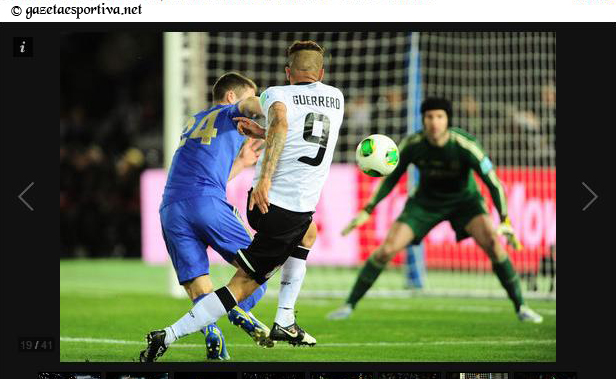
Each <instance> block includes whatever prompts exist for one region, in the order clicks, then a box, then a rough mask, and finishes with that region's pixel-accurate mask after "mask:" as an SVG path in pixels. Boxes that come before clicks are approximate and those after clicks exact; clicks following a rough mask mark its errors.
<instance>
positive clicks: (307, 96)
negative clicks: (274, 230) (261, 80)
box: [252, 82, 344, 212]
mask: <svg viewBox="0 0 616 379" xmlns="http://www.w3.org/2000/svg"><path fill="white" fill-rule="evenodd" d="M278 101H279V102H281V103H284V105H285V106H286V108H287V121H288V124H289V129H288V132H287V139H286V142H285V144H284V148H283V150H282V153H281V154H280V159H279V161H278V166H277V167H276V170H275V171H274V174H273V176H272V187H271V188H270V190H269V194H268V198H269V201H270V203H271V204H274V205H277V206H279V207H281V208H284V209H287V210H289V211H294V212H311V211H314V210H315V209H316V206H317V202H318V201H319V196H320V195H321V190H322V189H323V185H324V184H325V180H326V179H327V175H328V174H329V168H330V166H331V163H332V158H333V156H334V149H335V147H336V141H337V140H338V133H339V132H340V125H341V124H342V118H343V115H344V96H343V95H342V92H341V91H340V90H339V89H338V88H335V87H332V86H328V85H326V84H323V83H321V82H314V83H307V84H295V85H287V86H276V87H269V88H268V89H267V90H265V91H264V92H263V93H262V94H261V108H262V109H263V113H264V114H265V115H266V122H265V125H266V128H267V127H268V125H269V119H268V118H267V114H268V110H269V107H270V106H271V105H272V104H273V103H275V102H278ZM264 156H265V154H261V156H260V157H259V160H258V161H257V167H256V171H255V177H254V179H253V184H252V185H253V187H255V186H256V185H257V183H258V181H259V177H260V175H261V165H262V163H263V158H264Z"/></svg>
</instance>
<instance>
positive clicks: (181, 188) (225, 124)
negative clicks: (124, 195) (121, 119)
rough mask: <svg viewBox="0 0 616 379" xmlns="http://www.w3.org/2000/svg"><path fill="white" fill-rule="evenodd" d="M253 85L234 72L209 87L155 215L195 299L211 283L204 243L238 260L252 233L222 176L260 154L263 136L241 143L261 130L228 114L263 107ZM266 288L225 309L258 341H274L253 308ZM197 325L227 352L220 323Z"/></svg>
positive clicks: (214, 350) (217, 355) (218, 350)
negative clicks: (209, 103) (209, 101)
mask: <svg viewBox="0 0 616 379" xmlns="http://www.w3.org/2000/svg"><path fill="white" fill-rule="evenodd" d="M256 88H257V87H256V85H255V83H254V82H253V81H252V80H250V79H249V78H246V77H245V76H242V75H240V74H238V73H234V72H230V73H226V74H224V75H223V76H221V77H220V78H219V79H218V80H217V81H216V83H215V84H214V87H213V99H214V102H215V105H214V106H213V107H212V108H210V109H207V110H203V111H201V112H199V113H197V114H195V115H194V116H193V117H192V118H191V120H190V122H189V123H188V125H187V126H186V127H185V129H184V130H183V132H182V135H181V139H180V144H179V147H178V149H177V150H176V152H175V154H174V156H173V162H172V164H171V168H170V170H169V175H168V178H167V184H166V185H165V191H164V194H163V201H162V204H161V206H160V219H161V224H162V231H163V237H164V240H165V244H166V246H167V251H168V253H169V255H170V256H171V260H172V262H173V267H174V268H175V271H176V273H177V277H178V281H179V282H180V284H182V285H183V286H184V288H185V289H186V292H187V293H188V296H189V297H190V299H191V300H192V301H193V303H194V304H196V303H197V302H199V301H200V300H201V299H203V298H204V297H206V296H207V295H208V294H209V293H211V292H212V289H213V288H212V282H211V280H210V277H209V260H208V256H207V252H206V249H207V247H208V246H211V247H212V248H213V249H214V250H216V251H217V252H218V253H219V254H220V255H221V256H222V257H223V258H224V259H225V260H226V261H227V262H229V263H232V264H235V263H234V259H235V255H236V254H237V251H238V250H239V249H240V248H245V247H247V246H248V245H250V243H251V240H252V236H251V235H250V232H249V230H248V229H247V227H246V226H245V225H244V224H243V221H242V219H241V217H240V215H239V212H238V210H237V209H236V208H235V207H233V206H232V205H231V204H229V203H228V202H227V196H226V188H227V182H228V181H229V180H231V179H232V178H233V177H235V176H236V175H237V174H238V173H239V172H240V171H241V170H242V169H243V168H244V167H247V166H250V165H253V164H254V163H255V162H256V160H257V158H258V156H259V154H260V151H259V150H258V148H259V147H260V145H261V144H262V141H258V140H252V139H248V140H246V143H245V144H244V146H243V147H242V144H243V143H244V141H245V137H244V136H243V135H244V134H249V135H250V134H252V135H255V134H258V133H255V131H252V132H251V131H250V130H245V129H243V128H242V127H240V129H239V130H238V127H237V122H236V121H234V120H233V118H235V117H240V116H247V117H254V116H255V115H256V114H260V113H261V108H260V105H259V99H258V98H257V97H255V91H256ZM246 128H249V126H246ZM240 132H241V133H240ZM240 149H241V150H240ZM238 152H239V154H238ZM266 288H267V286H266V284H263V285H262V286H260V287H259V288H258V289H257V290H256V291H255V292H254V293H253V294H252V295H250V296H249V297H248V298H247V299H245V300H244V301H242V302H240V303H239V304H238V307H235V308H234V309H232V310H231V311H230V312H229V314H228V316H229V320H230V321H231V322H232V323H233V324H235V325H238V326H240V327H241V328H242V329H243V330H244V331H246V332H247V333H248V334H249V335H250V336H251V337H252V338H253V339H254V340H255V342H257V343H258V344H259V345H261V346H264V347H272V346H273V345H274V342H273V341H272V340H270V339H269V328H267V326H265V325H264V324H263V323H261V322H260V321H259V320H257V319H256V318H255V317H254V316H253V315H252V314H251V313H250V310H251V309H252V308H253V307H254V306H255V304H256V303H257V302H258V301H259V300H260V299H261V297H263V294H264V293H265V291H266ZM202 332H203V333H204V334H205V336H206V338H205V340H206V348H207V358H208V359H229V353H228V352H227V349H226V345H225V341H224V337H223V335H222V332H221V330H220V329H219V328H218V326H217V325H216V324H215V323H214V324H210V325H208V326H207V327H205V328H203V330H202Z"/></svg>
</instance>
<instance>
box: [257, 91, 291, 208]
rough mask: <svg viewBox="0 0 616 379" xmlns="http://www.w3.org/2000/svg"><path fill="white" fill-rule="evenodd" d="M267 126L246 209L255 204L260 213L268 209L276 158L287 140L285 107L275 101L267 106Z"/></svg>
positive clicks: (287, 127) (287, 125)
mask: <svg viewBox="0 0 616 379" xmlns="http://www.w3.org/2000/svg"><path fill="white" fill-rule="evenodd" d="M267 118H268V121H269V128H268V130H267V136H266V137H265V152H264V153H263V154H264V156H263V163H262V164H261V173H260V176H259V182H258V183H257V186H256V187H255V188H254V189H253V190H252V195H251V197H250V202H249V204H248V209H250V210H252V208H253V206H254V205H255V204H256V205H257V207H259V210H260V211H261V213H263V214H265V213H267V211H268V208H267V207H268V205H269V199H268V192H269V189H270V187H271V186H272V176H273V175H274V171H276V166H278V159H279V158H280V154H281V153H282V149H283V148H284V143H285V141H286V140H287V130H288V129H289V124H288V122H287V107H286V106H285V105H284V104H283V103H281V102H279V101H277V102H275V103H274V104H272V105H271V106H270V107H269V111H268V113H267Z"/></svg>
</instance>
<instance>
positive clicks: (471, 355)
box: [60, 260, 556, 362]
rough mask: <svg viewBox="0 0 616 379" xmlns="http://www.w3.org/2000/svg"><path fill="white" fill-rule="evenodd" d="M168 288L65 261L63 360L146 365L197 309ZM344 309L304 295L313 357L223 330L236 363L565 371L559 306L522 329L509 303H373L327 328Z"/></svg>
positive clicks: (192, 351) (197, 355) (144, 272)
mask: <svg viewBox="0 0 616 379" xmlns="http://www.w3.org/2000/svg"><path fill="white" fill-rule="evenodd" d="M215 269H216V268H215ZM225 270H226V269H225ZM226 272H229V271H228V270H227V271H226ZM311 274H313V275H317V274H315V273H313V272H311V270H310V268H309V269H308V276H310V275H311ZM228 277H229V276H228V275H227V276H226V278H228ZM277 279H278V276H275V277H274V278H273V280H274V281H276V280H277ZM221 280H222V279H221ZM167 282H168V272H167V269H166V268H165V267H149V266H146V265H144V264H143V263H141V262H140V261H136V260H73V261H61V262H60V360H61V361H63V362H84V361H91V362H97V361H105V362H125V361H128V362H130V361H135V360H137V356H138V354H139V351H140V350H141V349H143V347H144V345H145V343H144V342H143V341H144V336H145V334H146V333H147V332H148V331H150V330H152V329H157V328H161V327H164V326H167V325H169V324H171V323H173V322H175V321H176V320H177V319H178V318H179V317H181V316H182V315H183V314H184V313H185V312H186V311H187V310H188V309H189V307H190V302H189V301H188V299H184V300H182V299H173V298H171V297H169V296H167V295H166V288H167ZM215 284H219V283H215ZM272 284H274V283H272ZM268 292H269V293H270V295H271V296H266V297H265V298H264V299H263V300H262V301H261V302H260V303H259V304H258V305H257V307H256V308H255V309H254V310H253V312H254V314H255V315H256V316H257V317H258V318H259V319H260V320H262V321H263V322H265V323H266V324H268V325H271V323H272V322H273V318H274V314H275V310H276V298H275V297H274V296H275V294H277V289H276V288H275V286H274V285H272V286H271V288H270V290H268ZM340 303H341V300H340V299H312V298H302V297H301V295H300V299H299V301H298V304H297V311H298V314H297V317H298V323H299V324H300V325H301V326H302V327H303V328H304V329H306V330H307V331H308V332H309V333H311V334H312V335H313V336H314V337H315V338H316V339H317V341H318V343H317V345H316V346H315V347H312V348H308V347H304V348H294V347H291V346H289V345H286V344H278V345H277V346H276V347H274V348H273V349H263V348H260V347H257V346H255V345H254V343H253V342H252V340H251V339H249V337H248V336H247V335H246V334H245V333H244V332H242V331H241V330H240V329H238V328H237V327H235V326H233V325H231V324H230V323H229V322H228V320H227V319H226V318H224V319H221V320H220V321H219V322H218V324H219V326H220V327H221V329H222V330H223V332H224V335H225V339H226V342H227V348H228V350H229V352H230V354H231V358H232V361H274V362H280V361H299V362H306V361H325V362H340V361H351V362H369V361H373V362H374V361H376V362H385V361H393V362H403V361H418V362H439V361H441V362H456V361H461V362H473V361H491V362H516V361H522V362H530V361H533V362H534V361H539V362H547V361H549V362H553V361H556V302H555V301H540V300H535V301H529V302H528V303H529V305H530V306H531V307H533V308H534V309H536V310H537V311H539V313H541V314H542V315H543V316H544V322H543V324H540V325H533V324H522V323H520V322H519V321H518V320H517V318H516V317H515V314H514V312H513V309H512V306H511V304H510V302H509V301H507V300H495V299H461V298H433V297H430V298H428V297H413V298H403V299H387V298H366V299H364V300H363V301H362V302H361V303H360V304H359V307H358V310H357V312H355V314H354V315H353V316H352V318H351V319H349V320H345V321H328V320H326V319H325V315H326V314H327V313H328V312H329V311H331V310H332V309H334V308H336V307H337V306H338V305H340ZM203 340H204V338H203V335H202V334H200V333H197V334H194V335H192V336H188V337H186V338H183V339H182V340H181V341H178V342H177V343H176V344H174V345H173V346H172V347H171V348H170V349H169V350H168V351H167V353H166V354H165V355H164V356H163V357H162V358H161V359H160V361H168V362H170V361H181V362H198V361H203V360H204V357H205V349H204V342H203Z"/></svg>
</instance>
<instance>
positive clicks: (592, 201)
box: [582, 182, 599, 211]
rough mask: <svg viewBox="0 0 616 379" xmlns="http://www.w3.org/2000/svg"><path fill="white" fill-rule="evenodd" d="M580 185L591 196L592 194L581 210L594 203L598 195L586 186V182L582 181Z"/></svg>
mask: <svg viewBox="0 0 616 379" xmlns="http://www.w3.org/2000/svg"><path fill="white" fill-rule="evenodd" d="M582 185H583V186H584V187H585V188H586V189H587V190H588V192H590V193H592V196H593V198H592V199H591V200H590V201H589V202H588V204H586V206H585V207H584V208H582V211H585V210H586V209H587V208H588V207H590V204H592V203H594V202H595V200H597V199H598V198H599V196H597V194H596V193H594V191H593V190H591V189H590V187H588V185H587V184H586V183H584V182H582Z"/></svg>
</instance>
